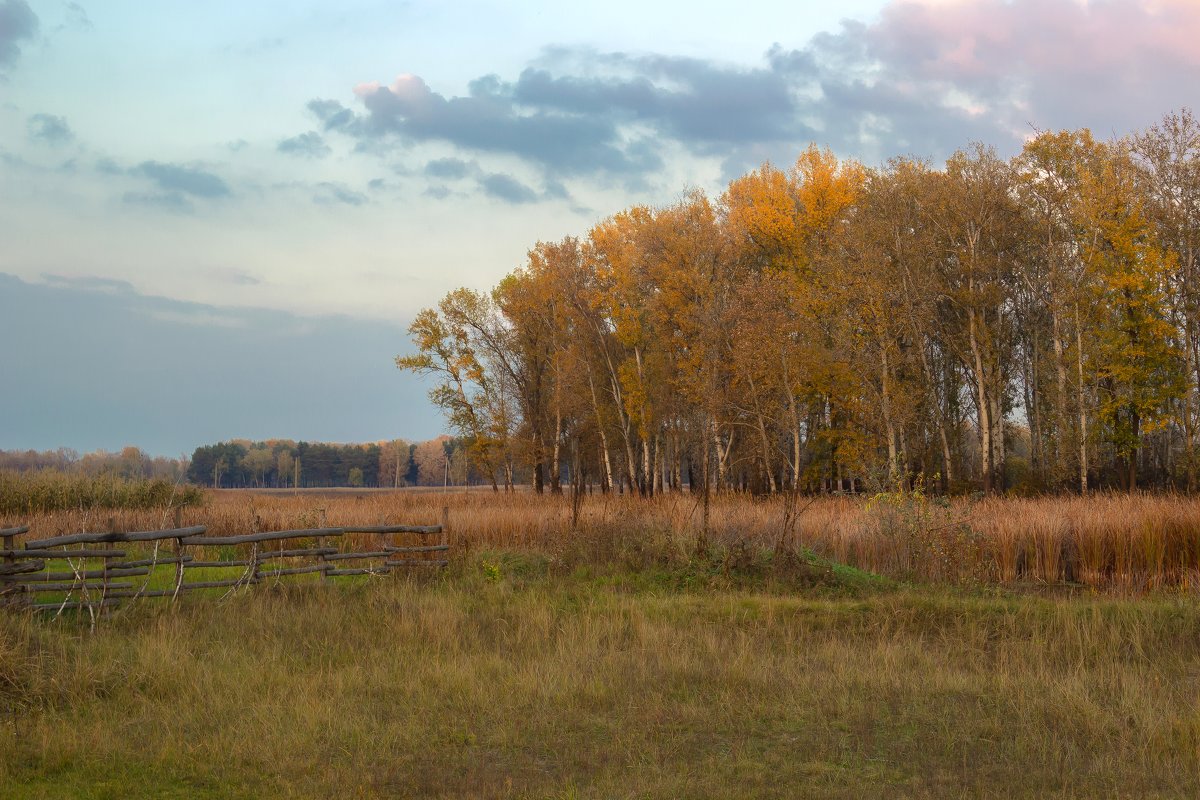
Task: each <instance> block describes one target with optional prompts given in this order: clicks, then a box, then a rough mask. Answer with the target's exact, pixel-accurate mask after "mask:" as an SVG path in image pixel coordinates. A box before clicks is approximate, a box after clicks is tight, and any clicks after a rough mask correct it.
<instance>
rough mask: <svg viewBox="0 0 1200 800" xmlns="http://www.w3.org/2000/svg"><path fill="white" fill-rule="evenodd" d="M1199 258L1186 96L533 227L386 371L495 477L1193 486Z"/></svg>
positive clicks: (803, 164)
mask: <svg viewBox="0 0 1200 800" xmlns="http://www.w3.org/2000/svg"><path fill="white" fill-rule="evenodd" d="M1198 272H1200V123H1198V122H1197V121H1196V120H1195V119H1194V118H1193V116H1192V114H1191V113H1190V112H1188V111H1183V112H1180V113H1176V114H1171V115H1168V116H1167V117H1165V118H1164V119H1163V120H1162V122H1161V123H1160V124H1158V125H1156V126H1154V127H1152V128H1150V129H1148V130H1146V131H1145V132H1143V133H1140V134H1137V135H1134V136H1131V137H1128V138H1123V139H1119V140H1114V141H1098V140H1096V139H1095V138H1093V136H1092V135H1091V134H1090V133H1089V132H1088V131H1086V130H1080V131H1064V132H1058V133H1051V132H1043V133H1038V134H1037V135H1035V136H1033V137H1032V138H1031V139H1029V141H1028V142H1027V143H1026V144H1025V146H1024V149H1023V150H1022V152H1021V153H1019V154H1018V155H1017V156H1015V157H1013V158H1011V159H1002V158H1000V157H998V156H997V154H996V153H995V152H994V150H992V149H991V148H989V147H986V146H984V145H973V146H971V147H970V148H968V149H966V150H964V151H962V152H959V153H957V154H955V155H954V156H953V157H952V158H950V159H949V160H948V161H947V162H946V164H945V167H944V168H942V169H938V168H935V167H933V166H932V165H930V164H929V163H926V162H924V161H920V160H916V159H910V158H897V159H894V160H892V161H890V162H888V163H887V164H886V165H885V166H883V167H881V168H878V169H870V168H867V167H864V166H863V165H861V164H858V163H856V162H853V161H846V160H839V159H838V158H837V157H835V156H834V155H833V154H832V153H830V152H829V151H827V150H820V149H818V148H817V147H815V146H813V147H810V148H808V149H807V150H805V151H804V152H803V153H802V154H801V155H800V157H799V158H798V159H797V161H796V163H795V164H794V165H792V166H791V167H790V168H788V169H780V168H777V167H774V166H772V165H770V164H765V165H763V166H762V167H761V168H759V169H757V170H755V171H754V172H751V173H750V174H748V175H745V176H743V177H740V178H737V179H736V180H734V181H732V182H731V183H730V184H729V185H728V187H727V188H726V190H725V191H724V193H723V194H721V196H720V197H716V198H713V197H709V196H707V195H705V194H704V193H703V192H700V191H692V192H690V193H688V194H686V195H685V196H683V197H682V198H681V199H679V200H678V202H675V203H673V204H671V205H667V206H664V207H647V206H635V207H632V208H629V209H627V210H625V211H622V212H620V213H618V214H616V215H615V216H613V217H611V218H608V219H605V220H603V221H601V222H600V223H598V224H596V225H595V226H594V227H593V228H592V229H591V230H590V231H589V232H588V234H587V235H586V236H585V237H584V238H581V239H580V238H574V237H567V238H564V239H562V240H560V241H556V242H539V243H538V244H536V245H535V246H534V247H533V249H532V250H530V251H529V255H528V260H527V262H526V263H525V264H524V265H523V266H521V267H520V268H518V269H516V270H515V271H514V272H512V273H511V274H509V275H508V276H506V277H505V278H504V279H503V280H502V281H501V282H500V283H499V285H497V286H496V287H495V289H493V290H492V291H491V292H490V293H481V292H476V291H471V290H468V289H457V290H455V291H452V292H451V293H449V294H448V295H447V296H446V297H445V298H444V299H443V300H442V301H441V302H440V303H439V304H438V306H437V307H436V308H431V309H426V310H424V311H422V312H421V313H420V314H419V315H418V316H417V317H416V319H415V321H414V322H413V324H412V326H411V328H410V333H411V335H412V337H413V341H414V343H415V345H416V348H417V352H416V354H415V355H411V356H404V357H400V358H398V359H397V364H398V366H400V367H401V368H404V369H408V370H413V371H416V372H418V373H423V374H432V375H435V376H437V378H438V380H437V384H436V386H435V388H434V389H433V390H432V392H431V398H432V400H433V401H434V402H435V403H436V404H437V405H438V406H440V407H441V408H442V409H443V410H444V411H445V413H446V416H447V419H448V421H449V424H450V426H451V428H452V429H453V430H454V432H455V433H456V434H458V436H459V437H461V442H462V447H463V448H464V453H465V455H466V456H467V457H468V458H469V459H470V460H471V462H472V464H473V465H474V466H475V468H476V469H477V470H478V471H479V472H480V473H481V474H482V475H483V476H484V477H485V478H486V479H487V480H488V481H490V482H491V484H492V486H493V487H496V488H498V487H499V486H501V485H504V486H511V485H512V483H513V482H514V480H517V479H518V478H519V477H520V476H521V475H522V474H524V475H527V476H528V477H529V479H530V480H531V481H532V483H533V484H534V486H535V488H536V489H537V490H538V491H543V490H544V489H545V488H547V487H548V488H549V489H550V490H552V491H557V490H560V489H561V486H562V483H563V482H564V481H565V480H572V481H577V482H580V483H582V482H584V481H587V482H589V483H590V482H594V483H597V484H599V485H600V487H601V488H602V489H605V490H607V489H612V488H619V489H621V490H624V491H630V492H639V493H641V494H645V495H650V494H653V493H656V492H662V491H668V490H682V489H683V488H684V487H686V486H690V487H692V488H693V489H695V488H697V487H700V486H704V487H709V488H711V489H713V490H718V491H721V490H745V491H754V492H762V493H771V492H780V491H785V490H793V489H794V490H797V491H806V492H816V491H836V490H861V489H870V490H880V489H887V488H898V487H902V486H906V485H907V486H912V485H917V484H920V485H923V486H925V487H929V488H937V489H939V490H942V491H970V490H978V491H982V492H987V493H991V492H1001V491H1024V492H1040V491H1077V492H1078V491H1089V490H1093V489H1098V488H1120V489H1126V490H1132V489H1135V488H1138V487H1147V486H1153V487H1158V488H1162V489H1178V490H1186V491H1194V490H1195V489H1196V488H1197V471H1198V466H1200V465H1198V463H1197V461H1198V458H1200V452H1198V448H1197V436H1198V431H1197V428H1198V426H1200V274H1198ZM195 461H199V456H198V455H197V458H196V459H195Z"/></svg>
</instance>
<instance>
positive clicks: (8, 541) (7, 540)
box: [0, 533, 22, 605]
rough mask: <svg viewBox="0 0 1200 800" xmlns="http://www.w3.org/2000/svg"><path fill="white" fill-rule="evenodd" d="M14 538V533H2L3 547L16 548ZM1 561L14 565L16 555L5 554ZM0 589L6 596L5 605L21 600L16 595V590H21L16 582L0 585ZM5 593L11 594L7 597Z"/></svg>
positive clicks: (14, 603) (7, 548)
mask: <svg viewBox="0 0 1200 800" xmlns="http://www.w3.org/2000/svg"><path fill="white" fill-rule="evenodd" d="M16 539H17V537H16V535H15V534H11V533H6V534H4V549H5V550H16V549H17V544H16ZM2 563H4V564H5V565H6V566H7V565H15V564H16V563H17V557H16V556H15V555H12V556H10V555H6V556H4V561H3V562H2ZM0 589H4V590H5V591H6V596H5V598H4V604H5V605H8V604H9V603H12V604H13V605H16V604H18V603H20V602H21V599H20V598H19V597H18V596H17V592H20V591H22V590H21V589H19V588H18V584H16V583H11V584H7V585H0ZM7 594H11V595H12V596H11V597H8V596H7Z"/></svg>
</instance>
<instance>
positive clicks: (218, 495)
mask: <svg viewBox="0 0 1200 800" xmlns="http://www.w3.org/2000/svg"><path fill="white" fill-rule="evenodd" d="M207 497H208V501H207V503H206V504H204V505H203V506H200V507H194V508H189V509H185V511H184V513H183V520H184V523H185V524H206V525H208V526H209V529H210V531H212V532H213V533H215V534H226V533H235V532H245V531H247V530H250V529H252V528H255V527H257V528H259V529H263V530H282V529H289V528H304V527H314V526H318V525H322V524H330V525H353V524H377V523H379V522H383V521H388V522H403V523H435V522H437V521H438V520H439V519H440V515H441V509H442V507H443V506H448V507H449V508H450V519H451V524H452V527H453V530H454V541H455V544H456V548H457V550H458V551H459V553H460V554H461V553H463V552H470V551H471V550H476V549H480V548H523V549H535V550H538V551H541V552H545V553H549V554H551V555H556V554H561V553H562V552H563V551H564V550H565V549H570V548H574V549H575V550H578V549H579V548H580V547H581V546H584V547H586V548H587V549H588V550H589V551H591V552H593V554H594V555H595V556H596V557H597V558H600V559H604V558H607V557H609V556H610V555H611V554H612V551H614V550H615V549H619V548H621V547H625V546H626V545H627V544H628V542H629V540H630V539H631V538H633V539H637V538H639V537H642V538H646V539H651V538H654V539H662V538H667V539H670V540H672V541H674V542H675V543H677V545H678V546H679V547H680V548H684V549H686V548H687V547H691V546H694V543H695V542H696V540H697V538H698V533H699V526H700V520H701V513H700V509H699V508H698V504H697V502H696V500H695V499H694V498H693V497H691V496H690V495H667V496H663V497H659V498H655V499H653V500H642V499H640V498H631V497H619V496H609V497H603V496H601V495H598V494H597V495H591V496H588V497H587V498H586V499H585V501H584V502H583V503H582V506H581V509H580V515H579V519H578V525H577V527H576V528H574V529H573V528H572V508H571V503H570V500H569V498H555V497H550V496H542V497H539V496H536V495H534V494H532V493H529V492H518V493H516V494H512V495H504V494H500V495H494V494H492V493H491V492H490V491H452V492H449V493H441V492H428V491H398V492H391V491H387V492H384V491H376V492H370V491H366V492H364V491H357V492H354V491H338V492H314V493H306V492H301V493H298V494H260V493H251V492H245V491H220V492H209V493H208V494H207ZM785 506H786V501H785V500H783V499H774V500H756V499H751V498H748V497H744V496H723V497H718V498H717V499H716V500H715V501H714V504H713V508H712V515H711V519H712V525H711V533H710V543H711V544H713V545H715V546H718V547H725V548H731V547H738V546H743V547H752V548H768V549H773V548H776V547H777V546H779V545H781V544H782V545H785V546H786V548H787V549H793V548H796V547H807V548H809V549H811V550H813V551H815V552H816V553H818V554H819V555H821V556H823V557H826V558H829V559H832V560H834V561H838V562H841V563H845V564H849V565H852V566H855V567H859V568H861V569H866V570H870V571H873V572H877V573H881V574H884V575H888V576H892V577H896V578H902V579H915V580H929V581H938V582H952V583H986V584H996V583H999V584H1012V583H1029V584H1058V583H1062V582H1064V581H1069V582H1074V583H1079V584H1083V585H1086V586H1088V587H1092V588H1095V589H1100V590H1105V591H1117V592H1135V593H1136V592H1145V591H1153V590H1159V589H1171V590H1183V591H1187V592H1193V591H1195V590H1196V589H1197V587H1198V586H1200V500H1197V499H1193V498H1185V497H1180V496H1157V495H1132V496H1129V495H1095V496H1090V497H1082V498H1081V497H1059V498H1041V499H1009V498H1002V499H988V500H982V501H970V500H965V499H956V500H953V501H949V502H947V503H944V504H942V503H939V502H938V501H936V500H934V499H928V498H921V497H912V496H905V497H892V496H889V497H882V498H876V499H874V500H868V499H864V498H850V497H826V498H819V499H816V500H813V501H809V500H806V499H801V501H800V507H801V513H800V514H799V517H798V521H797V523H796V524H795V525H794V526H792V528H791V529H790V530H788V529H785V519H786V516H787V515H786V513H785V510H786V509H785ZM110 516H115V518H116V522H117V524H118V525H120V526H122V527H124V528H125V529H126V530H131V529H141V528H154V527H167V526H169V525H170V523H171V512H170V511H168V510H162V511H122V512H109V511H70V512H67V511H60V512H54V513H51V514H45V515H40V516H37V517H35V518H33V519H30V518H28V517H17V516H10V517H9V518H7V519H4V520H0V524H17V523H28V524H30V525H31V527H32V531H31V533H30V534H29V536H30V537H31V538H33V537H37V536H49V535H55V534H58V533H68V532H76V531H80V530H98V529H103V528H105V527H106V526H107V525H108V519H109V517H110ZM356 545H357V546H363V547H371V546H373V545H374V543H373V542H348V543H347V545H346V546H348V547H349V546H356Z"/></svg>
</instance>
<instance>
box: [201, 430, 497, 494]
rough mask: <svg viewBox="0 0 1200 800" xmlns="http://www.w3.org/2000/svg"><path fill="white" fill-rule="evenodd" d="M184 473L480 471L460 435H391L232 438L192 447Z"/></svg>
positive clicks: (316, 483) (336, 481)
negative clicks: (413, 438)
mask: <svg viewBox="0 0 1200 800" xmlns="http://www.w3.org/2000/svg"><path fill="white" fill-rule="evenodd" d="M188 479H189V480H190V481H191V482H192V483H196V484H199V485H202V486H212V487H217V488H226V489H231V488H252V487H260V488H267V487H270V488H293V487H297V486H298V487H303V488H317V487H340V486H349V487H357V486H361V487H380V488H382V487H401V486H444V485H450V486H465V485H469V484H471V483H478V482H479V481H481V480H482V475H481V474H480V473H479V472H478V470H476V469H473V468H472V466H471V463H470V459H468V458H467V456H466V453H465V447H464V444H463V442H462V441H460V440H458V439H454V438H452V437H449V436H441V437H438V438H437V439H432V440H430V441H425V442H411V443H410V442H406V441H403V440H401V439H396V440H392V441H388V442H380V443H373V444H327V443H322V442H294V441H291V440H287V439H273V440H270V441H265V442H251V441H249V440H245V439H235V440H233V441H229V442H221V443H219V444H213V445H204V446H201V447H197V448H196V451H195V452H194V453H193V454H192V460H191V465H190V468H189V470H188Z"/></svg>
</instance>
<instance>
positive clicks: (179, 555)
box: [171, 506, 186, 603]
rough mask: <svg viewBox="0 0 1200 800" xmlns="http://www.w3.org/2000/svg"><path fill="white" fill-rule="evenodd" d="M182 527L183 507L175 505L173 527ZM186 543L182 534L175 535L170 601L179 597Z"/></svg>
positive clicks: (177, 528)
mask: <svg viewBox="0 0 1200 800" xmlns="http://www.w3.org/2000/svg"><path fill="white" fill-rule="evenodd" d="M182 527H183V508H181V507H180V506H175V529H176V530H179V529H180V528H182ZM185 547H186V545H185V544H184V543H183V537H182V536H176V537H175V591H174V593H172V594H171V602H172V603H174V602H175V600H176V599H178V597H179V588H180V587H181V586H183V553H184V548H185Z"/></svg>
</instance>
